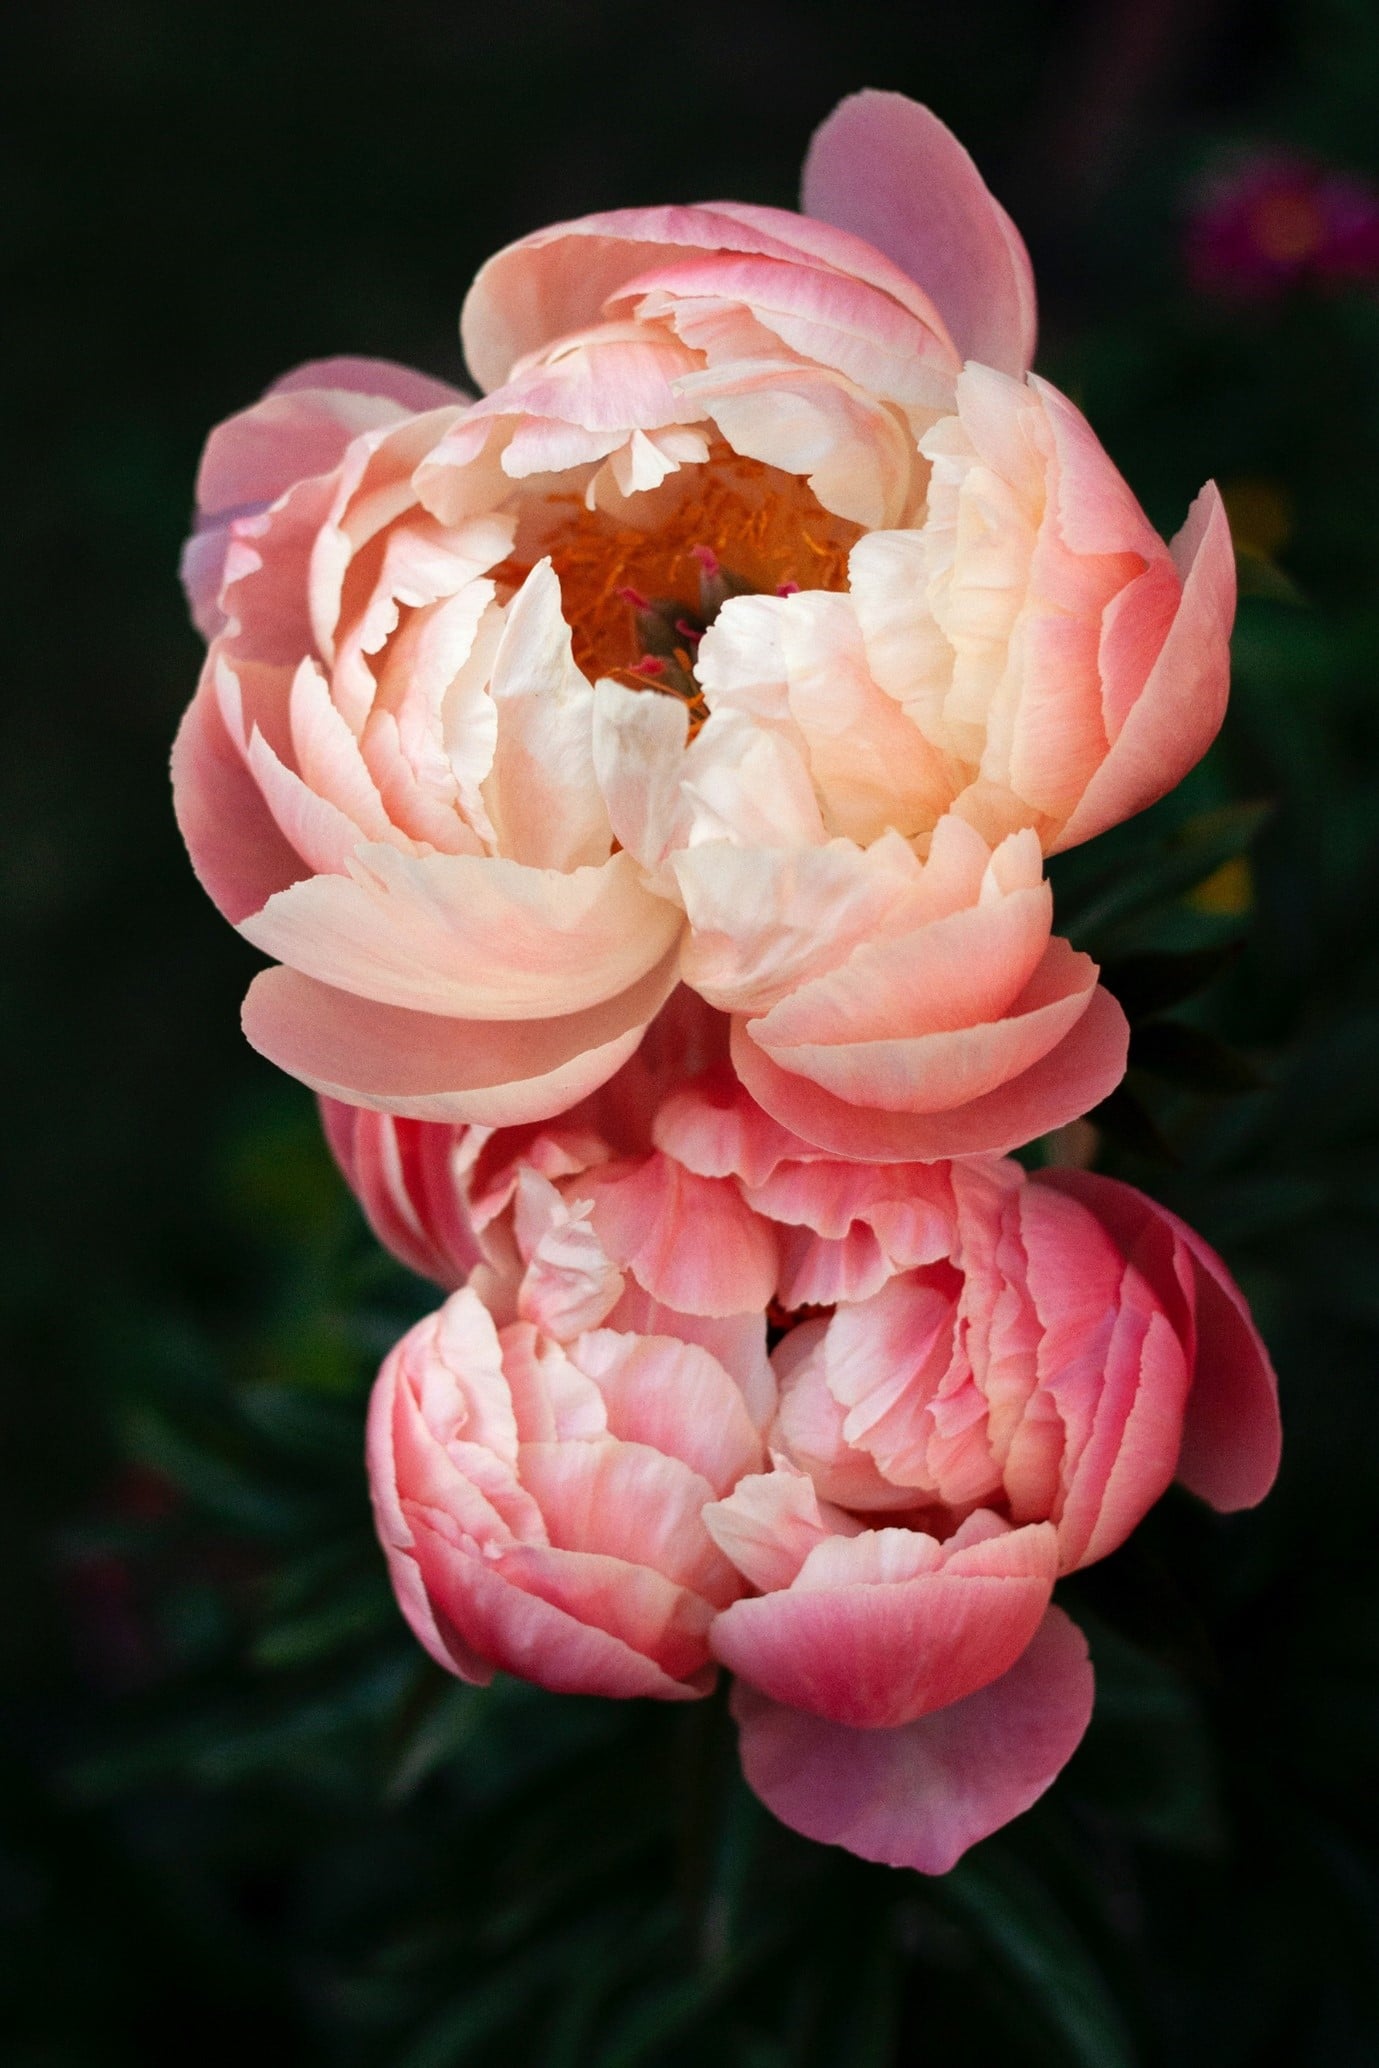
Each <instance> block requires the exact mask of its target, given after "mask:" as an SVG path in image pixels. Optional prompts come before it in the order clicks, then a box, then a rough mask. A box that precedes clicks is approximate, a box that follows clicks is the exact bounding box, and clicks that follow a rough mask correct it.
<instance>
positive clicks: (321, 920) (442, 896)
mask: <svg viewBox="0 0 1379 2068" xmlns="http://www.w3.org/2000/svg"><path fill="white" fill-rule="evenodd" d="M682 924H683V920H682V915H681V914H680V912H679V911H677V909H676V908H675V906H673V905H671V904H669V903H667V901H666V900H665V899H663V898H657V897H653V896H652V895H651V894H650V893H649V892H647V891H645V890H644V889H643V888H642V885H641V881H640V877H639V872H638V869H637V865H636V863H635V862H634V861H633V860H632V857H631V856H630V855H624V854H616V855H614V856H612V858H611V859H610V860H609V861H607V862H605V863H604V864H602V866H600V867H586V868H581V869H576V870H574V871H573V872H572V873H570V874H569V875H566V874H563V873H561V872H560V871H558V870H555V869H541V868H527V867H524V865H523V864H522V863H520V862H513V861H508V860H507V859H506V858H505V857H502V856H487V855H468V854H416V855H412V854H403V853H401V852H400V851H399V850H397V849H396V848H393V847H389V846H387V845H385V844H383V843H382V842H373V843H361V844H360V847H359V849H358V851H357V853H356V855H355V857H354V860H353V867H352V870H351V873H350V875H349V876H312V877H308V878H307V879H306V880H304V881H302V882H299V883H296V884H293V885H292V886H291V887H290V888H289V889H288V890H285V891H280V892H279V893H278V894H277V895H276V896H274V897H272V898H270V899H269V901H268V903H267V904H266V905H265V906H264V907H263V908H262V910H261V911H259V912H257V913H255V914H253V915H252V916H251V917H249V918H247V919H245V920H242V921H241V923H240V931H241V932H242V933H243V934H244V935H245V937H246V938H247V939H249V940H252V941H253V943H254V945H255V947H258V948H262V949H263V951H264V953H265V954H267V955H271V956H272V957H273V958H274V960H275V961H279V962H285V963H287V964H288V965H289V966H290V967H291V968H293V969H296V970H298V971H300V972H301V974H302V975H303V976H308V977H314V978H316V979H317V981H318V982H320V983H322V984H329V985H331V986H332V987H333V988H335V989H339V990H345V991H353V992H356V993H357V994H358V995H359V996H360V997H362V998H370V999H374V1000H376V1001H377V1002H378V1003H379V1004H380V1005H393V1006H406V1007H409V1008H412V1009H413V1010H415V1011H417V1012H419V1013H440V1014H455V1015H457V1016H459V1015H464V1016H465V1017H468V1018H475V1019H504V1020H506V1019H511V1020H520V1019H528V1018H531V1017H533V1016H534V1015H537V1014H546V1013H567V1014H568V1013H576V1012H580V1011H582V1010H584V1009H585V1008H587V1007H590V1006H596V1005H599V1004H601V1003H602V1002H603V1001H604V1000H605V999H610V998H613V997H615V996H616V995H617V994H618V993H619V992H620V991H623V990H625V989H626V987H627V986H628V985H629V984H633V983H636V982H637V981H638V979H639V978H641V977H643V976H644V975H645V974H646V972H647V971H648V970H649V969H651V968H652V967H653V966H654V965H655V964H656V963H659V962H660V961H661V960H662V959H663V958H664V956H665V953H666V950H667V949H668V948H669V947H670V945H671V943H672V942H673V941H674V939H675V937H676V935H677V933H678V932H679V930H680V927H681V925H682Z"/></svg>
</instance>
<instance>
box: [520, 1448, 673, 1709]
mask: <svg viewBox="0 0 1379 2068" xmlns="http://www.w3.org/2000/svg"><path fill="white" fill-rule="evenodd" d="M572 1448H578V1446H572ZM495 1566H496V1570H497V1571H498V1572H500V1573H501V1574H502V1576H503V1578H504V1579H505V1580H511V1581H512V1582H513V1583H514V1585H516V1586H519V1587H521V1588H522V1589H523V1591H524V1592H525V1593H528V1594H535V1595H539V1596H540V1598H541V1600H543V1601H546V1602H549V1603H550V1605H551V1606H552V1607H553V1608H558V1609H563V1610H564V1611H565V1613H566V1615H571V1616H575V1617H576V1618H577V1619H578V1620H579V1621H580V1622H581V1623H590V1624H592V1625H593V1626H594V1628H595V1629H598V1630H606V1631H607V1633H608V1635H609V1636H610V1637H617V1638H620V1639H621V1640H622V1642H623V1643H624V1644H627V1645H630V1646H631V1647H632V1649H633V1651H638V1652H642V1653H644V1654H645V1656H646V1657H647V1658H649V1659H652V1660H654V1661H655V1663H656V1664H657V1665H658V1666H659V1667H660V1668H661V1671H662V1672H663V1673H669V1674H670V1675H671V1676H672V1678H673V1679H675V1680H684V1679H687V1678H688V1677H689V1676H690V1675H691V1674H695V1673H702V1672H703V1671H704V1669H705V1667H706V1666H708V1665H709V1663H710V1661H709V1645H708V1631H709V1625H710V1623H711V1622H712V1620H713V1608H712V1606H711V1604H710V1603H709V1602H707V1601H704V1600H703V1599H702V1598H701V1597H700V1596H699V1595H697V1594H693V1593H690V1592H688V1591H687V1590H686V1589H685V1588H683V1587H678V1586H677V1585H676V1584H675V1582H674V1581H673V1580H668V1579H667V1578H666V1577H665V1575H664V1574H663V1573H659V1572H654V1571H653V1570H652V1569H651V1568H650V1567H649V1566H645V1565H636V1564H629V1563H628V1562H627V1561H626V1560H624V1559H621V1558H615V1557H609V1556H608V1555H607V1554H606V1553H603V1552H591V1551H561V1550H556V1549H552V1548H551V1547H550V1546H548V1545H545V1544H514V1545H511V1546H510V1547H508V1548H506V1549H504V1550H503V1551H502V1552H501V1553H500V1554H499V1556H498V1557H497V1559H496V1560H495Z"/></svg>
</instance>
